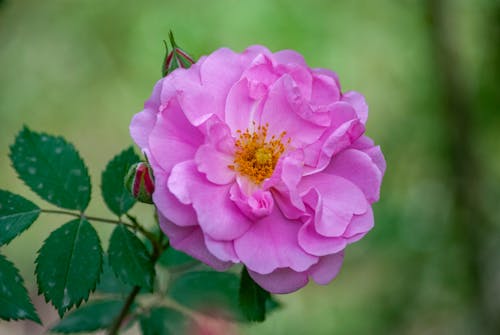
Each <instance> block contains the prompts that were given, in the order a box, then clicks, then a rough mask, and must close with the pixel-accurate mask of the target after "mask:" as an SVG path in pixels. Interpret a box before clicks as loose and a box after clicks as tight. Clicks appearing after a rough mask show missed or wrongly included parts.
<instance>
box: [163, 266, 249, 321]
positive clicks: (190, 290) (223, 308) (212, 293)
mask: <svg viewBox="0 0 500 335" xmlns="http://www.w3.org/2000/svg"><path fill="white" fill-rule="evenodd" d="M239 283H240V280H239V278H238V276H237V275H235V274H234V273H229V272H214V271H196V272H187V273H184V274H183V275H181V276H179V277H178V278H177V279H176V280H174V281H173V282H172V284H171V285H170V287H169V291H168V295H170V296H171V297H172V299H174V300H176V301H177V302H178V303H180V304H182V305H184V306H186V307H189V308H192V309H196V310H198V311H199V312H201V313H204V314H208V315H213V316H217V317H224V318H228V319H237V320H242V319H243V317H242V315H241V312H240V308H239V304H238V291H239Z"/></svg>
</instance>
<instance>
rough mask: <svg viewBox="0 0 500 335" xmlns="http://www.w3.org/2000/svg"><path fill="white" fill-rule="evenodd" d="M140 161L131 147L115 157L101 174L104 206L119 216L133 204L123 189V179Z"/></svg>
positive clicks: (128, 194)
mask: <svg viewBox="0 0 500 335" xmlns="http://www.w3.org/2000/svg"><path fill="white" fill-rule="evenodd" d="M139 161H140V157H139V156H138V155H137V154H136V153H135V152H134V149H133V148H132V147H130V148H128V149H126V150H123V151H122V152H121V153H119V154H118V155H116V156H115V157H114V158H113V159H112V160H111V161H110V162H109V163H108V165H107V166H106V169H105V170H104V171H103V173H102V185H101V192H102V197H103V198H104V202H105V203H106V206H108V208H109V209H110V210H111V211H112V212H113V213H115V214H116V215H118V216H120V215H122V214H124V213H126V212H127V211H128V210H129V209H130V208H132V206H133V205H134V204H135V199H134V197H133V196H132V195H131V194H130V192H129V191H127V189H126V188H125V185H124V178H125V176H126V174H127V172H128V170H129V169H130V167H131V166H132V165H133V164H134V163H137V162H139Z"/></svg>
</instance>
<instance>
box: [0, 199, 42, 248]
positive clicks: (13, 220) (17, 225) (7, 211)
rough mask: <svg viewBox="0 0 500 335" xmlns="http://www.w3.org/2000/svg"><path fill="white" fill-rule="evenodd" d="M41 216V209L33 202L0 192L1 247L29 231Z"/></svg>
mask: <svg viewBox="0 0 500 335" xmlns="http://www.w3.org/2000/svg"><path fill="white" fill-rule="evenodd" d="M39 214H40V208H38V206H37V205H35V204H34V203H32V202H31V201H29V200H27V199H25V198H23V197H21V196H19V195H17V194H14V193H10V192H8V191H4V190H0V245H3V244H7V243H9V242H10V241H11V240H12V239H13V238H14V237H16V236H17V235H19V234H21V233H22V232H23V231H25V230H26V229H28V228H29V226H31V224H32V223H33V222H35V220H36V219H37V218H38V215H39Z"/></svg>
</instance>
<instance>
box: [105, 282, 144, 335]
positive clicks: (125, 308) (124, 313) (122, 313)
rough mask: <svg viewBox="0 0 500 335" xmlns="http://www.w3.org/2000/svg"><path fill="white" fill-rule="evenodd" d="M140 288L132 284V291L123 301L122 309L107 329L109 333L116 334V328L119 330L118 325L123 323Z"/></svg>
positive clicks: (110, 334)
mask: <svg viewBox="0 0 500 335" xmlns="http://www.w3.org/2000/svg"><path fill="white" fill-rule="evenodd" d="M140 290H141V287H140V286H134V288H133V289H132V292H130V294H129V295H128V297H127V300H126V301H125V304H124V305H123V307H122V310H121V311H120V315H118V317H117V318H116V320H115V322H113V324H112V325H111V328H110V329H109V333H108V334H109V335H117V334H118V330H120V326H121V325H122V323H123V320H125V318H126V317H127V314H128V311H129V310H130V307H131V306H132V304H133V303H134V300H135V298H136V297H137V294H139V291H140Z"/></svg>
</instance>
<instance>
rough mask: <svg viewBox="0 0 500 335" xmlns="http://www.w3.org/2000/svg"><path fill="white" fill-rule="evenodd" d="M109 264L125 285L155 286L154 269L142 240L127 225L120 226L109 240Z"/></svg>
mask: <svg viewBox="0 0 500 335" xmlns="http://www.w3.org/2000/svg"><path fill="white" fill-rule="evenodd" d="M108 255H109V263H110V264H111V267H112V268H113V270H114V271H115V274H116V275H117V276H118V278H120V280H122V281H123V282H124V283H127V284H131V285H138V286H141V287H143V288H148V289H149V288H151V287H152V286H153V278H154V267H153V264H152V262H151V259H150V257H149V254H148V251H147V249H146V247H145V246H144V244H143V243H142V242H141V240H140V239H139V238H138V237H137V236H135V234H134V233H132V232H131V231H130V230H128V229H127V228H126V227H125V225H118V226H117V227H116V228H115V230H114V231H113V234H111V238H110V240H109V249H108Z"/></svg>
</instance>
